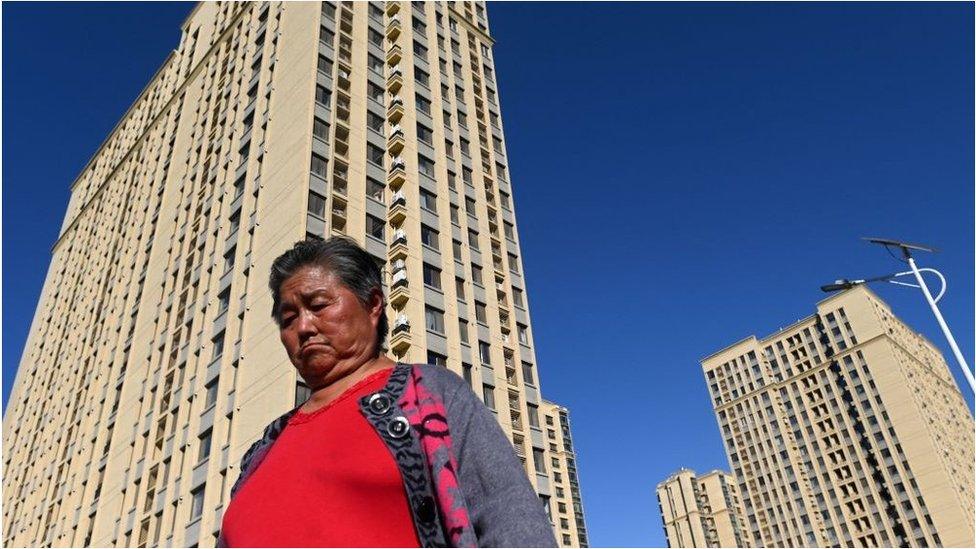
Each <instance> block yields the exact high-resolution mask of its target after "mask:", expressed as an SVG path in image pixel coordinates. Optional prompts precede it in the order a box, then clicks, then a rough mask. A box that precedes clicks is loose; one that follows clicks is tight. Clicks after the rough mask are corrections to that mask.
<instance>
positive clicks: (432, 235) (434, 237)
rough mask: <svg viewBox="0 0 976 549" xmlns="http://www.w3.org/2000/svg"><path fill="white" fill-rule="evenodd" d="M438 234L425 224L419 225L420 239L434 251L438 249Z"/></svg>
mask: <svg viewBox="0 0 976 549" xmlns="http://www.w3.org/2000/svg"><path fill="white" fill-rule="evenodd" d="M439 236H440V235H439V234H438V232H437V231H436V230H434V229H432V228H430V227H428V226H427V225H420V241H421V242H422V243H423V244H424V246H427V247H428V248H431V249H433V250H435V251H439V250H440V243H439V242H438V240H439Z"/></svg>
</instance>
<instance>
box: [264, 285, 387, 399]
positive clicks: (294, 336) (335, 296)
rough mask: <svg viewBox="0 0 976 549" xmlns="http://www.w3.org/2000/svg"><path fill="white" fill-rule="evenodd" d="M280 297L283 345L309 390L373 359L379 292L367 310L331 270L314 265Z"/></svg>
mask: <svg viewBox="0 0 976 549" xmlns="http://www.w3.org/2000/svg"><path fill="white" fill-rule="evenodd" d="M280 294H281V301H280V306H279V309H278V318H279V319H280V321H281V324H280V326H279V330H280V336H281V343H282V344H283V345H284V346H285V350H286V351H287V352H288V358H289V359H291V363H292V364H294V365H295V367H296V368H298V372H299V373H300V374H301V376H302V378H303V379H304V380H305V382H306V383H308V385H309V386H310V387H312V388H313V389H315V388H318V387H322V386H325V385H329V384H331V383H333V382H334V381H336V380H337V379H340V378H342V377H343V376H345V375H347V374H349V373H351V372H353V371H355V370H356V369H357V368H359V366H361V365H362V364H363V363H364V362H366V361H367V360H369V359H370V358H372V357H373V355H374V352H373V349H374V348H375V344H376V325H377V324H378V323H379V317H380V314H381V313H382V311H383V300H382V298H381V297H380V295H379V294H378V293H377V294H374V296H373V299H372V301H371V304H370V307H369V308H368V309H367V308H366V307H363V305H362V303H360V302H359V300H358V299H356V295H355V294H353V293H352V291H351V290H349V288H347V287H346V286H344V285H343V284H342V283H341V282H340V280H339V278H338V277H336V276H335V275H334V274H332V272H331V271H328V270H326V269H323V268H321V267H316V266H311V267H305V268H302V269H300V270H298V271H297V272H296V273H295V274H294V275H292V276H291V277H289V278H288V279H286V280H285V281H284V282H283V283H282V284H281V290H280Z"/></svg>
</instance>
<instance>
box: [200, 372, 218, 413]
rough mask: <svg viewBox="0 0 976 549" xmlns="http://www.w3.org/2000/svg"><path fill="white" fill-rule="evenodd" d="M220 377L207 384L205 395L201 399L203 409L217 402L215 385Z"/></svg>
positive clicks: (216, 385)
mask: <svg viewBox="0 0 976 549" xmlns="http://www.w3.org/2000/svg"><path fill="white" fill-rule="evenodd" d="M219 382H220V378H219V377H218V378H217V379H214V380H213V381H211V382H210V384H209V385H207V396H206V398H205V399H204V401H203V409H204V410H206V409H208V408H210V407H211V406H213V405H214V404H216V403H217V387H218V385H219V384H220V383H219Z"/></svg>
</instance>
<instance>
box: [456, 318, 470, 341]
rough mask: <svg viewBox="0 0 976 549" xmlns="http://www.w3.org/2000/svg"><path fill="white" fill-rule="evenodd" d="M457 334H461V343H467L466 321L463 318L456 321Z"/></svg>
mask: <svg viewBox="0 0 976 549" xmlns="http://www.w3.org/2000/svg"><path fill="white" fill-rule="evenodd" d="M458 332H459V333H460V334H461V343H467V342H468V321H467V320H464V319H463V318H462V319H461V320H459V321H458Z"/></svg>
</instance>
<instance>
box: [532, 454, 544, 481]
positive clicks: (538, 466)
mask: <svg viewBox="0 0 976 549" xmlns="http://www.w3.org/2000/svg"><path fill="white" fill-rule="evenodd" d="M545 459H546V457H545V451H544V450H543V449H542V448H536V447H532V461H533V462H534V463H535V472H536V473H539V474H540V475H544V474H546V462H545Z"/></svg>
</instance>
